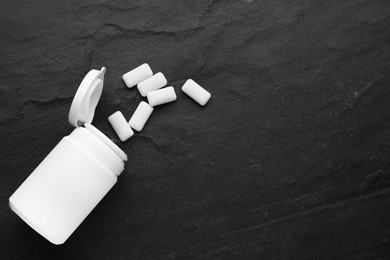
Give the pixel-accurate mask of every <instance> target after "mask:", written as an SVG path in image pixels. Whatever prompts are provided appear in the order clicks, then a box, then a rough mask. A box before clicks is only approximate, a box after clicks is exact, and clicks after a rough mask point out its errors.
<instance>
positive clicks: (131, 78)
mask: <svg viewBox="0 0 390 260" xmlns="http://www.w3.org/2000/svg"><path fill="white" fill-rule="evenodd" d="M151 76H153V72H152V69H151V68H150V67H149V65H148V64H147V63H144V64H142V65H141V66H138V67H137V68H135V69H133V70H131V71H129V72H127V73H125V74H123V76H122V79H123V81H124V82H125V84H126V86H127V87H128V88H132V87H134V86H135V85H137V84H138V83H140V82H142V81H144V80H145V79H147V78H150V77H151Z"/></svg>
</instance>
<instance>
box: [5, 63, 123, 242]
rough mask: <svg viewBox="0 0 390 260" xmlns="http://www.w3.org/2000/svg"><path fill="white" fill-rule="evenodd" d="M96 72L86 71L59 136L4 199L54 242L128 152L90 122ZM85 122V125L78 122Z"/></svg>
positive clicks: (90, 205)
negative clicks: (68, 127)
mask: <svg viewBox="0 0 390 260" xmlns="http://www.w3.org/2000/svg"><path fill="white" fill-rule="evenodd" d="M104 72H105V69H104V68H103V69H102V70H101V71H98V70H91V71H90V72H89V73H88V74H87V75H86V76H85V78H84V80H83V81H82V83H81V84H80V87H79V89H78V91H77V93H76V95H75V98H74V100H73V103H72V106H71V109H70V113H69V122H70V123H71V124H72V125H74V126H77V127H76V129H75V130H73V132H72V133H71V134H70V135H68V136H66V137H64V138H63V139H62V140H61V141H60V142H59V143H58V144H57V145H56V146H55V147H54V149H53V150H52V151H51V152H50V153H49V154H48V155H47V156H46V158H45V159H44V160H43V161H42V162H41V163H40V164H39V165H38V167H37V168H36V169H35V170H34V171H33V172H32V173H31V174H30V176H28V178H27V179H26V180H25V181H24V182H23V183H22V185H20V187H19V188H18V189H17V190H16V191H15V192H14V194H12V196H11V197H10V199H9V205H10V207H11V209H12V210H13V211H14V212H15V213H16V214H17V215H19V217H20V218H22V219H23V220H24V221H25V222H26V223H27V224H28V225H30V226H31V227H32V228H33V229H34V230H35V231H37V232H38V233H39V234H41V235H42V236H43V237H45V238H46V239H47V240H49V241H50V242H52V243H53V244H56V245H59V244H62V243H64V242H65V241H66V240H67V239H68V238H69V236H70V235H71V234H72V233H73V232H74V231H75V230H76V228H77V227H78V226H79V225H80V224H81V223H82V221H83V220H84V219H85V218H86V217H87V216H88V214H89V213H90V212H91V211H92V210H93V209H94V208H95V206H96V205H97V204H98V203H99V201H100V200H101V199H102V198H103V197H104V196H105V195H106V194H107V192H108V191H109V190H110V189H111V188H112V187H113V185H114V184H115V183H116V182H117V179H118V176H119V175H120V174H121V172H122V171H123V169H124V161H127V155H126V154H125V153H124V152H123V151H122V150H121V149H120V148H119V147H118V146H117V145H115V144H114V143H113V142H112V141H111V140H110V139H109V138H108V137H106V136H105V135H104V134H103V133H102V132H100V131H99V130H98V129H96V128H95V127H94V126H92V125H91V124H89V123H90V122H91V121H92V118H93V113H94V110H95V107H96V105H97V102H98V100H99V98H100V95H101V92H102V88H103V80H104ZM81 125H84V127H80V126H81Z"/></svg>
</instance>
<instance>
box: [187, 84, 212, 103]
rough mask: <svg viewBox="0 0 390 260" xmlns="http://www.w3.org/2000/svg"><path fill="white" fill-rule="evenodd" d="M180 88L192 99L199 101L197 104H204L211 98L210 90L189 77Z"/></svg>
mask: <svg viewBox="0 0 390 260" xmlns="http://www.w3.org/2000/svg"><path fill="white" fill-rule="evenodd" d="M181 90H182V91H183V92H184V93H186V94H187V95H188V96H190V97H191V98H192V99H193V100H195V101H196V102H198V103H199V105H201V106H204V105H206V103H207V102H208V101H209V99H210V98H211V94H210V92H208V91H207V90H205V89H204V88H202V87H201V86H200V85H199V84H198V83H196V82H195V81H193V80H192V79H189V80H187V81H186V83H184V85H183V87H182V88H181Z"/></svg>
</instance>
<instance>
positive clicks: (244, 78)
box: [0, 0, 390, 259]
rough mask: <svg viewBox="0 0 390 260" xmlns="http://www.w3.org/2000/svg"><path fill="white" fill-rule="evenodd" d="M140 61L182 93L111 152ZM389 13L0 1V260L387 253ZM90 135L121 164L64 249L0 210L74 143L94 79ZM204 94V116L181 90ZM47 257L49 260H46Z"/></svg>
mask: <svg viewBox="0 0 390 260" xmlns="http://www.w3.org/2000/svg"><path fill="white" fill-rule="evenodd" d="M143 62H148V63H149V64H150V65H151V67H152V69H153V71H154V72H158V71H161V72H163V73H164V74H165V75H166V77H167V79H168V82H169V83H170V84H171V85H173V86H174V87H175V89H176V91H177V94H178V100H177V101H176V102H175V103H172V104H169V105H164V106H162V107H158V108H156V110H155V112H154V113H153V115H152V117H151V118H150V120H149V122H148V123H147V125H146V126H145V128H144V131H143V132H142V133H140V134H136V135H135V136H134V137H133V138H131V140H129V141H128V142H125V143H120V142H119V141H118V138H117V137H116V135H115V133H114V132H113V130H112V129H111V128H110V126H109V124H108V122H107V117H108V116H109V115H110V114H111V113H113V112H114V111H116V110H121V111H122V112H123V113H124V115H125V116H126V118H127V119H129V118H130V116H131V114H132V113H133V111H134V110H135V108H136V107H137V105H138V103H139V102H140V101H141V100H143V99H142V97H141V96H140V95H139V94H138V92H137V90H136V89H130V90H129V89H127V88H126V87H125V85H124V83H123V82H122V79H121V75H122V74H123V73H125V72H127V71H128V70H130V69H132V68H134V67H136V66H138V65H140V64H141V63H143ZM389 65H390V2H389V1H388V0H369V1H367V0H365V1H362V0H353V1H352V0H351V1H339V0H337V1H288V0H277V1H275V0H261V1H260V0H246V1H237V0H236V1H217V0H214V1H179V0H178V1H161V0H155V1H133V2H129V1H86V0H83V1H75V0H71V1H58V2H57V1H56V2H54V1H45V0H34V1H30V0H25V1H4V0H3V1H1V3H0V158H1V159H0V160H1V161H0V171H1V181H0V258H1V259H27V258H37V259H43V257H50V259H53V258H69V259H85V258H87V259H88V258H89V259H99V258H102V259H109V258H111V259H150V258H161V259H188V258H210V259H214V258H217V259H226V258H229V259H243V258H259V257H261V258H262V259H290V258H291V259H321V258H333V257H334V258H350V259H358V258H363V259H365V258H370V259H371V258H379V259H385V258H387V257H389V255H390V89H389V88H390V85H389V83H390V70H389ZM102 66H105V67H107V73H106V79H105V88H104V93H103V96H102V99H101V101H100V103H99V105H98V109H97V111H96V116H95V119H94V125H95V126H97V127H98V128H99V129H100V130H102V131H103V132H104V133H106V134H107V135H108V136H109V137H110V138H112V139H113V140H114V141H115V142H116V143H118V144H119V145H120V146H121V147H122V148H123V149H124V150H125V151H126V153H127V154H128V155H129V158H130V160H129V162H128V163H127V165H126V169H125V171H124V173H123V174H122V175H121V177H120V179H119V181H118V183H117V185H116V186H115V187H114V188H113V189H112V190H111V192H110V193H109V194H108V195H107V196H106V197H105V198H104V199H103V201H102V202H101V203H100V204H99V206H98V207H97V208H96V209H95V210H94V211H93V212H92V213H91V215H90V216H89V217H88V218H87V220H86V221H85V222H84V223H83V224H82V225H81V226H80V227H79V228H78V230H76V232H75V233H74V234H73V235H72V236H71V237H70V239H69V240H68V241H67V242H66V243H65V244H64V245H62V246H54V245H51V244H50V243H49V242H47V241H46V240H45V239H44V238H42V237H40V236H39V235H38V234H37V233H35V232H34V231H33V230H32V229H31V228H29V227H28V226H27V225H26V224H25V223H24V222H23V221H22V220H21V219H19V218H18V217H17V216H16V215H15V214H14V213H13V212H12V211H11V210H10V209H9V207H8V198H9V196H10V195H11V194H12V193H13V192H14V191H15V190H16V189H17V187H18V186H19V185H20V184H21V183H22V182H23V180H24V179H25V178H26V177H27V176H28V175H29V174H30V173H31V172H32V171H33V170H34V168H35V167H36V166H37V165H38V164H39V162H40V161H41V160H42V159H43V158H44V157H45V156H46V155H47V154H48V153H49V152H50V150H51V149H52V148H53V147H54V146H55V145H56V144H57V143H58V142H59V141H60V139H61V138H62V137H63V136H65V135H68V134H69V133H70V132H71V131H72V127H71V126H70V125H69V124H68V123H67V115H68V111H69V107H70V104H71V101H72V98H73V95H74V93H75V91H76V89H77V87H78V85H79V83H80V82H81V80H82V78H83V77H84V75H85V73H87V72H88V71H89V70H90V69H92V68H95V69H100V68H101V67H102ZM188 78H193V79H194V80H196V81H198V82H199V83H200V84H201V85H203V86H204V87H205V88H206V89H208V90H209V91H210V92H211V93H212V95H213V96H212V99H211V100H210V102H209V103H208V104H207V106H206V107H204V108H201V107H199V106H198V105H197V104H196V103H195V102H193V101H192V100H190V99H189V98H188V97H187V96H185V95H184V94H183V93H182V92H181V90H180V87H181V86H182V84H183V83H184V82H185V80H186V79H188ZM48 259H49V258H48Z"/></svg>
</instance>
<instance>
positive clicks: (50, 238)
mask: <svg viewBox="0 0 390 260" xmlns="http://www.w3.org/2000/svg"><path fill="white" fill-rule="evenodd" d="M9 207H10V208H11V209H12V211H13V212H15V214H16V215H18V216H19V217H20V218H21V219H22V220H23V221H24V222H25V223H26V224H27V225H29V226H30V227H31V228H32V229H34V230H35V231H36V232H37V233H38V234H40V235H41V236H43V237H44V238H46V239H47V240H48V241H49V242H50V243H52V244H54V245H61V244H63V243H64V242H65V241H57V240H55V239H53V238H52V237H51V236H50V235H49V234H47V233H46V232H45V231H44V230H43V229H42V228H40V227H38V226H37V225H35V224H34V223H33V222H32V221H31V220H30V219H29V218H28V217H27V216H26V215H25V214H23V212H22V211H21V210H19V209H18V207H17V206H15V205H14V204H13V203H12V200H11V199H10V200H9Z"/></svg>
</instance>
